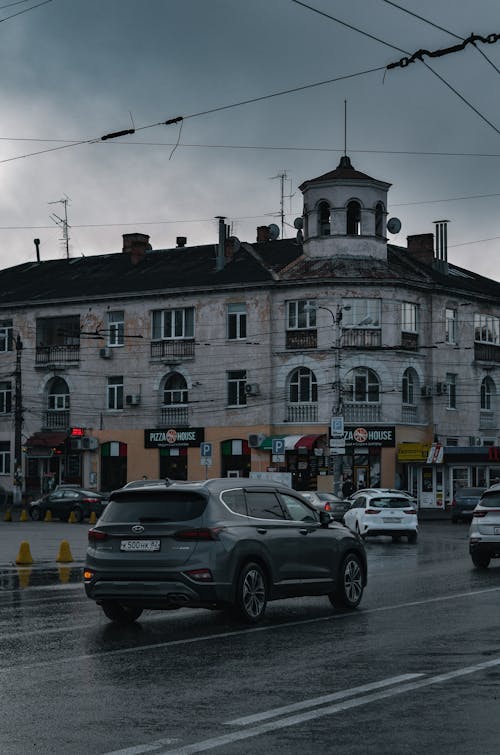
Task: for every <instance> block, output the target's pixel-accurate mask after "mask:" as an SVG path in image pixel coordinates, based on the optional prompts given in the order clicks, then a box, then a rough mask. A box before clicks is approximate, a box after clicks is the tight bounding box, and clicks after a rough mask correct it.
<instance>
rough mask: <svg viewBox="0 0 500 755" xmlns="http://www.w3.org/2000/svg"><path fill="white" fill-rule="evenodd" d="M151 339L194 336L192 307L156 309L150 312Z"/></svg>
mask: <svg viewBox="0 0 500 755" xmlns="http://www.w3.org/2000/svg"><path fill="white" fill-rule="evenodd" d="M152 334H153V341H161V340H166V339H174V338H194V307H183V308H181V309H162V310H160V309H158V310H155V311H154V312H153V313H152Z"/></svg>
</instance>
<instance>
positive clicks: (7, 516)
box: [3, 509, 12, 522]
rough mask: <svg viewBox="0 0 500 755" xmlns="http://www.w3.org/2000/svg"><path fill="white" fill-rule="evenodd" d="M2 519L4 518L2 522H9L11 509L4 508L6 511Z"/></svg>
mask: <svg viewBox="0 0 500 755" xmlns="http://www.w3.org/2000/svg"><path fill="white" fill-rule="evenodd" d="M3 520H4V522H11V521H12V511H11V510H10V509H7V510H6V512H5V514H4V517H3Z"/></svg>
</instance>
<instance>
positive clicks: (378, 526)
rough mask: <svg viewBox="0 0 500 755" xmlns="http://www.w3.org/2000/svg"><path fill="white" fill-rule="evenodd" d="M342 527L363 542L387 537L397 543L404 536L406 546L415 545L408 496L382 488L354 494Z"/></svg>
mask: <svg viewBox="0 0 500 755" xmlns="http://www.w3.org/2000/svg"><path fill="white" fill-rule="evenodd" d="M344 523H345V524H346V525H347V527H349V529H351V530H353V531H354V532H357V533H358V534H359V535H361V537H363V538H365V537H367V536H368V535H388V536H389V537H392V539H393V541H396V540H398V539H399V538H401V537H403V536H404V537H406V538H407V540H408V542H409V543H416V542H417V537H418V520H417V510H416V508H415V506H414V499H413V498H412V496H410V495H409V494H408V493H403V494H402V493H401V492H400V491H396V492H392V491H390V490H387V489H384V488H372V489H366V490H363V491H357V492H356V493H355V494H354V495H353V496H351V499H350V507H349V509H348V510H347V511H346V513H345V514H344Z"/></svg>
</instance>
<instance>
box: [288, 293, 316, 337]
mask: <svg viewBox="0 0 500 755" xmlns="http://www.w3.org/2000/svg"><path fill="white" fill-rule="evenodd" d="M286 312H287V321H286V327H287V330H309V329H311V328H315V327H316V302H315V301H314V299H297V300H296V301H288V302H287V303H286Z"/></svg>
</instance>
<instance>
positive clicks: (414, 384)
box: [402, 367, 418, 406]
mask: <svg viewBox="0 0 500 755" xmlns="http://www.w3.org/2000/svg"><path fill="white" fill-rule="evenodd" d="M417 388H418V378H417V374H416V372H415V370H414V369H412V368H411V367H408V369H406V370H405V371H404V373H403V385H402V389H403V404H406V405H407V406H414V405H415V404H416V403H417V399H416V397H417Z"/></svg>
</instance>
